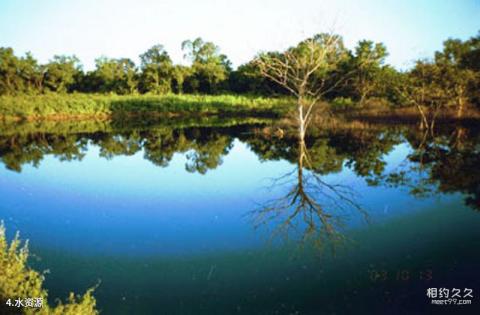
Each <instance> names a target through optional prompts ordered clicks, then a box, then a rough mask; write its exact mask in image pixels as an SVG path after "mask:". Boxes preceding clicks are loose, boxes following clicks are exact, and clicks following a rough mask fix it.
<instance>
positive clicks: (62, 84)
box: [44, 56, 82, 93]
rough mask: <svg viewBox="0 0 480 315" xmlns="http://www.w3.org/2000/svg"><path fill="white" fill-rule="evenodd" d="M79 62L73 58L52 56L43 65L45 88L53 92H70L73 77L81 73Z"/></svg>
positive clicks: (73, 81) (73, 80)
mask: <svg viewBox="0 0 480 315" xmlns="http://www.w3.org/2000/svg"><path fill="white" fill-rule="evenodd" d="M81 71H82V70H81V66H80V61H79V60H78V58H77V57H75V56H54V57H53V59H52V60H51V61H50V62H49V63H48V64H47V65H45V76H44V84H45V86H46V87H47V88H48V89H49V90H51V91H54V92H62V93H63V92H71V91H72V87H73V85H74V83H75V77H76V76H77V74H78V72H81Z"/></svg>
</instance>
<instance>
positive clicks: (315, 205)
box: [250, 136, 368, 249]
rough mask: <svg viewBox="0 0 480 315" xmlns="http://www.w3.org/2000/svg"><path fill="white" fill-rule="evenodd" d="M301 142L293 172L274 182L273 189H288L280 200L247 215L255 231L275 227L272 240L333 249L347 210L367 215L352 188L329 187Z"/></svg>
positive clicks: (272, 201) (331, 185)
mask: <svg viewBox="0 0 480 315" xmlns="http://www.w3.org/2000/svg"><path fill="white" fill-rule="evenodd" d="M313 169H314V168H313V167H312V163H311V160H310V157H309V153H308V150H307V147H306V145H305V141H304V139H303V138H302V137H301V136H300V137H299V141H298V160H297V165H296V167H295V169H294V170H292V171H291V172H289V173H287V174H285V175H283V176H281V177H280V178H277V179H274V180H273V185H272V188H276V187H281V188H283V187H288V189H287V190H286V192H285V193H284V194H282V197H280V198H276V199H273V200H270V201H268V202H266V203H265V204H263V205H262V206H261V207H260V208H258V209H255V210H253V211H252V212H250V215H251V216H252V220H253V224H254V226H255V228H258V227H259V226H262V225H267V224H269V225H270V226H272V225H273V226H274V229H273V233H272V237H277V236H279V237H283V238H285V239H288V238H289V237H290V236H294V237H299V238H300V240H301V241H302V242H306V241H313V242H314V244H315V246H317V247H325V245H328V247H330V248H331V249H335V247H336V245H338V244H339V243H340V242H342V241H343V240H344V235H343V233H342V227H343V223H344V222H343V219H344V215H345V213H346V211H348V210H352V209H355V210H356V211H359V212H360V213H361V214H362V216H363V218H364V219H365V220H368V215H367V213H366V211H365V210H364V209H362V207H361V206H360V205H359V204H358V203H357V202H355V196H354V192H353V191H352V189H351V187H348V186H345V185H340V184H329V183H327V182H326V181H324V180H322V178H321V177H320V176H319V175H318V174H316V173H315V172H314V171H313Z"/></svg>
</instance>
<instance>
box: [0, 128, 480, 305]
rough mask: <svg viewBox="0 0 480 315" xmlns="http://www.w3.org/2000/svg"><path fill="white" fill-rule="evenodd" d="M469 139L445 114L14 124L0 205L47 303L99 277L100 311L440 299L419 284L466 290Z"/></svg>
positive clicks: (0, 180)
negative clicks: (272, 126) (425, 123)
mask: <svg viewBox="0 0 480 315" xmlns="http://www.w3.org/2000/svg"><path fill="white" fill-rule="evenodd" d="M262 131H263V132H262ZM479 154H480V136H479V132H478V130H477V128H467V127H459V126H457V127H440V128H439V130H438V131H437V132H436V133H435V134H425V133H423V132H420V131H417V130H416V129H415V127H412V126H389V127H385V126H370V127H368V128H365V127H364V128H361V129H360V128H338V130H329V131H319V130H313V131H312V132H311V133H310V135H309V136H308V138H307V139H306V141H305V146H301V145H299V144H298V143H297V140H296V138H295V136H283V137H277V136H275V135H271V133H267V132H265V130H264V129H263V126H262V125H259V124H255V125H248V124H238V125H235V124H217V126H216V127H212V126H196V127H189V126H185V125H184V126H175V125H173V126H172V125H170V126H166V125H155V126H150V127H126V126H121V127H119V126H110V125H108V124H97V125H94V126H85V127H76V128H74V127H72V126H65V125H62V124H58V125H55V126H51V125H49V126H47V127H45V126H30V125H23V126H17V127H16V128H10V129H9V130H8V131H6V130H4V131H3V132H2V133H0V161H1V162H2V163H3V166H4V167H2V169H1V170H0V198H1V203H0V219H1V220H3V221H4V222H5V225H6V227H7V232H9V236H10V237H11V236H12V235H13V233H14V231H16V230H19V231H20V232H21V236H22V238H28V239H29V240H30V247H31V252H32V253H33V255H34V257H33V259H32V264H33V265H34V267H35V268H37V269H38V270H45V269H48V270H50V273H49V274H48V275H47V277H46V283H45V284H46V287H47V289H48V290H49V297H50V298H51V300H52V302H53V300H54V299H55V298H62V299H63V298H65V297H66V296H67V294H68V292H70V291H75V292H78V293H82V292H84V291H85V290H86V289H87V288H89V287H92V286H94V285H96V284H98V283H100V285H99V287H98V288H97V289H96V291H95V296H96V298H97V301H98V306H99V308H100V309H101V310H102V313H104V314H235V313H239V314H353V313H369V314H376V313H385V312H386V311H387V310H388V312H389V313H392V314H416V313H418V314H422V313H427V312H431V311H435V312H437V311H445V312H449V311H450V312H451V311H452V308H451V307H450V308H448V307H444V309H441V307H436V308H433V307H432V306H430V305H429V304H430V299H429V298H427V296H426V290H427V288H430V287H437V288H440V287H445V288H454V287H455V288H458V287H461V288H473V289H474V293H477V295H478V293H480V287H479V280H480V271H479V268H478V267H479V266H480V254H478V247H479V245H480V244H479V243H480V242H479V240H480V238H479V236H480V229H479V226H480V212H479V209H480V170H479V165H480V163H479V162H480V156H479ZM454 311H458V312H459V311H462V312H463V311H465V312H470V311H471V312H472V313H475V312H474V311H478V301H476V297H475V298H474V299H473V305H470V306H463V307H460V308H458V307H457V308H456V309H455V310H454ZM452 314H453V313H452Z"/></svg>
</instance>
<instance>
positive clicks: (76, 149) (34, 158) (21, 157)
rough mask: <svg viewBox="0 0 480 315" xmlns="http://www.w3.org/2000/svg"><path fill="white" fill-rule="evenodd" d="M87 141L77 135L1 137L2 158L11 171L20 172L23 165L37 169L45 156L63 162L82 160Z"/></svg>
mask: <svg viewBox="0 0 480 315" xmlns="http://www.w3.org/2000/svg"><path fill="white" fill-rule="evenodd" d="M85 149H86V139H83V138H81V137H78V136H77V135H71V134H69V135H53V134H44V133H37V134H19V135H12V136H9V137H0V158H1V160H2V162H3V163H4V164H5V165H6V167H7V168H8V169H10V170H13V171H17V172H20V171H21V170H22V165H24V164H32V165H33V166H35V167H37V166H38V165H39V163H40V161H41V160H42V159H43V156H44V155H46V154H49V155H53V156H55V157H57V158H59V159H60V160H61V161H71V160H81V159H82V158H83V156H84V151H85Z"/></svg>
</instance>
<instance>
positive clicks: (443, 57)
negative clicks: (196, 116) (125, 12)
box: [0, 33, 480, 115]
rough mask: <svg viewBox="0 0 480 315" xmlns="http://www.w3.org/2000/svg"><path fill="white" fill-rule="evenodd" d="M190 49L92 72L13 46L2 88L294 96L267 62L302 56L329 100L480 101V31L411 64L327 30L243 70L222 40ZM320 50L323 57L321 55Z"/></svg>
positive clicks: (157, 52) (102, 63)
mask: <svg viewBox="0 0 480 315" xmlns="http://www.w3.org/2000/svg"><path fill="white" fill-rule="evenodd" d="M332 38H333V39H334V40H332ZM182 50H183V52H184V57H185V59H187V60H188V61H189V65H188V66H185V65H179V64H174V63H173V62H172V60H171V58H170V56H169V54H168V52H167V51H166V50H165V49H164V47H163V46H162V45H155V46H152V47H151V48H150V49H148V50H147V51H146V52H144V53H143V54H141V55H140V64H139V65H136V64H135V63H134V62H133V61H132V60H131V59H129V58H118V59H113V58H107V57H100V58H98V59H96V60H95V69H94V70H92V71H84V70H83V69H82V65H81V63H80V61H79V59H78V58H77V57H75V56H54V57H53V58H52V59H51V60H50V61H49V62H48V63H46V64H41V63H39V62H38V61H37V60H36V59H35V58H34V57H33V55H32V54H31V53H27V54H25V55H24V56H20V57H19V56H16V55H15V54H14V51H13V49H12V48H0V95H15V94H24V93H28V94H35V93H47V92H58V93H70V92H84V93H116V94H121V95H123V94H135V93H151V94H165V93H178V94H180V93H199V94H220V93H237V94H254V95H267V96H277V95H287V94H292V93H291V90H290V89H289V87H288V85H285V84H281V83H282V82H279V81H278V80H284V79H285V80H287V78H286V77H283V75H284V73H283V72H279V73H276V75H277V78H276V79H278V80H272V78H273V79H275V76H273V77H272V73H271V72H270V73H269V72H268V70H269V69H270V68H265V66H268V65H270V66H271V65H275V64H274V63H272V62H280V63H282V62H285V63H286V64H287V65H288V66H290V67H291V63H290V64H289V63H288V62H289V58H290V59H291V58H295V59H294V60H295V62H297V64H296V67H297V68H295V69H294V70H295V71H300V72H302V71H304V72H303V74H302V75H306V74H307V72H308V69H310V70H312V71H311V73H310V72H308V77H307V78H306V80H307V81H308V82H307V83H308V84H315V88H320V89H321V93H320V94H319V95H321V97H322V98H323V99H326V100H336V104H338V105H339V106H347V107H348V106H350V105H352V104H353V103H355V104H358V103H360V104H363V103H364V102H366V101H367V100H369V99H372V98H375V99H383V100H386V101H388V103H389V104H392V105H413V106H420V107H422V106H426V107H427V108H428V109H434V111H435V110H437V109H439V108H443V107H445V106H450V105H453V106H456V107H457V109H458V112H459V114H461V112H462V111H463V109H464V107H465V106H466V105H468V104H479V103H480V95H479V93H478V90H479V87H480V33H479V34H478V35H476V36H474V37H471V38H469V39H467V40H464V41H462V40H460V39H448V40H446V41H445V42H444V43H443V49H442V50H441V51H437V52H435V55H434V57H433V58H431V59H422V60H418V61H416V63H415V65H414V66H413V67H412V68H411V69H409V70H406V71H399V70H397V69H395V68H394V67H392V66H391V65H388V64H386V63H385V58H386V57H387V56H388V52H387V49H386V47H385V45H384V44H383V43H375V42H373V41H370V40H362V41H359V42H358V43H357V45H356V47H355V48H354V49H353V50H350V49H348V48H346V47H345V45H344V43H343V39H342V37H341V36H339V35H332V34H324V33H322V34H317V35H315V36H313V37H311V38H309V39H307V40H304V41H302V42H300V43H298V44H297V45H296V46H292V47H290V48H288V49H287V50H285V51H283V52H279V51H271V52H262V53H260V54H258V55H257V56H256V57H255V58H254V59H252V60H251V61H249V62H247V63H245V64H242V65H240V66H239V67H238V68H237V69H233V68H232V66H231V62H230V61H229V59H228V57H227V56H226V55H224V54H222V53H221V52H220V49H219V47H218V46H217V45H215V44H214V43H212V42H208V41H204V40H203V39H201V38H197V39H195V40H186V41H184V42H183V43H182ZM312 56H315V58H314V59H313V61H312V60H311V58H310V57H312ZM307 57H309V58H310V59H308V58H307ZM309 62H310V63H309ZM312 62H313V63H312ZM278 65H279V64H277V66H278ZM309 67H310V68H309ZM278 69H280V70H279V71H281V68H278V67H277V69H274V68H272V69H270V70H273V71H277V70H278ZM268 74H270V76H269V75H268ZM273 74H275V73H273ZM298 87H299V88H302V87H301V86H300V85H299V86H298ZM307 90H308V89H307ZM319 91H320V90H319ZM297 92H298V91H297ZM304 92H308V91H304ZM307 94H308V93H307ZM307 96H308V95H307ZM425 115H426V114H425Z"/></svg>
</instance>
